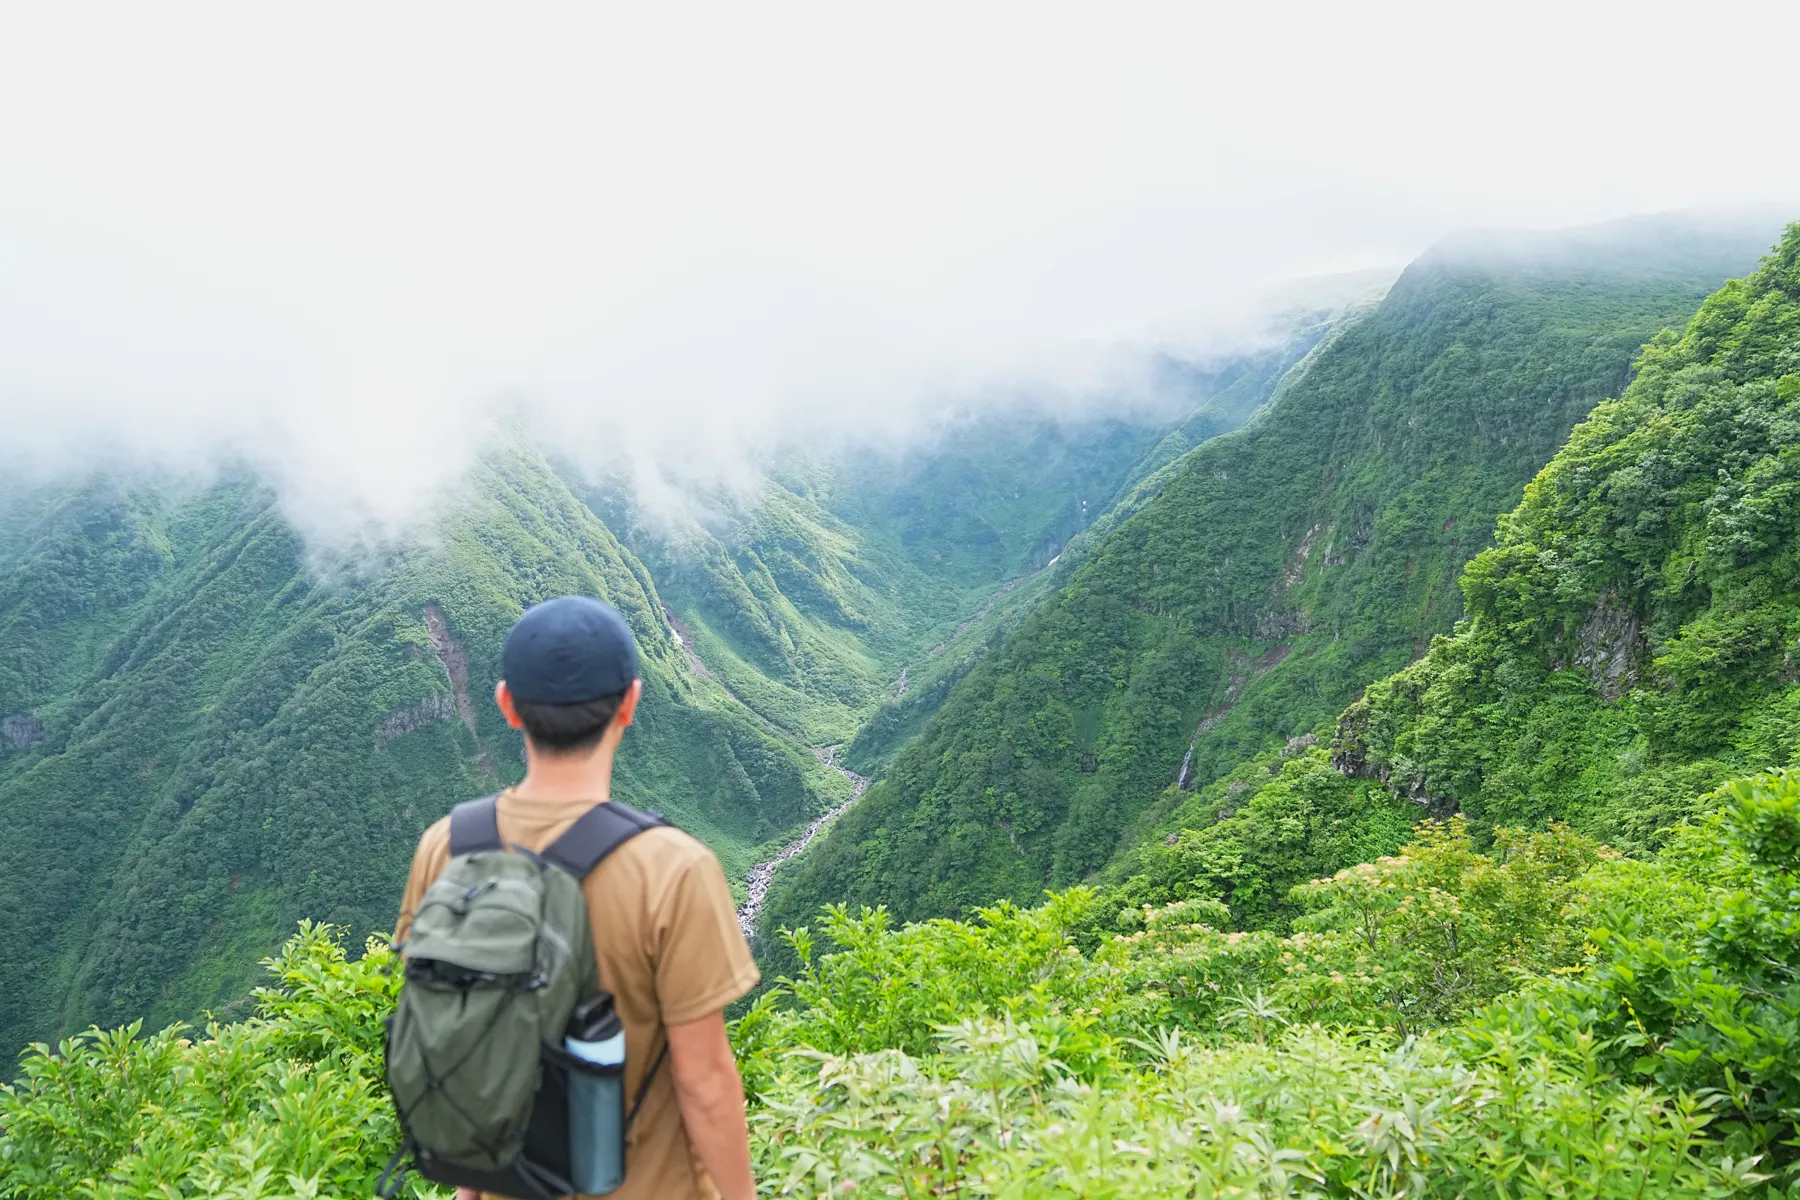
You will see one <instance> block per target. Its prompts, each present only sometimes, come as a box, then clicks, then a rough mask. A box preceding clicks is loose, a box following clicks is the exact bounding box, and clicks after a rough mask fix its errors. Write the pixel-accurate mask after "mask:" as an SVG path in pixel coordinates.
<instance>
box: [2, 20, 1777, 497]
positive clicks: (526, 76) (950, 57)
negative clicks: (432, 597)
mask: <svg viewBox="0 0 1800 1200" xmlns="http://www.w3.org/2000/svg"><path fill="white" fill-rule="evenodd" d="M4 13H5V15H4V16H0V421H3V423H4V435H3V441H0V456H7V457H10V459H11V460H12V461H13V462H15V463H16V462H17V461H19V460H20V459H21V458H32V459H36V460H38V461H40V462H41V461H52V460H54V461H61V456H64V455H66V454H67V453H69V452H70V448H71V447H77V448H79V447H87V448H90V449H92V448H94V447H97V446H100V445H103V444H112V443H126V444H129V445H132V446H134V447H136V448H138V449H139V450H140V451H142V452H146V453H155V454H162V455H183V454H191V453H196V452H198V451H200V450H203V449H205V448H207V447H209V446H213V445H216V444H218V443H221V442H229V443H231V444H233V445H235V446H237V447H238V448H239V449H244V450H246V452H249V453H252V454H253V455H258V456H260V457H261V460H262V461H265V463H266V465H268V467H269V469H270V470H271V472H272V473H274V474H276V475H278V476H281V477H283V478H284V479H285V481H286V482H285V484H284V486H286V487H288V488H289V489H290V491H291V492H292V494H293V495H295V496H304V495H307V494H313V493H317V494H321V495H322V494H327V493H330V494H339V493H344V494H352V495H356V496H359V497H361V501H359V502H361V503H365V504H366V505H367V506H368V508H369V510H370V511H371V512H375V513H377V514H378V515H379V514H380V513H384V512H387V511H388V510H392V511H393V512H395V513H399V512H402V511H404V510H406V509H407V507H408V506H409V505H410V504H411V503H412V501H411V499H409V498H410V497H412V496H414V495H416V494H417V493H418V492H419V491H420V490H421V488H424V487H425V486H426V485H427V484H428V483H430V482H431V481H432V480H434V479H439V478H442V477H444V476H445V474H446V473H447V472H450V471H452V470H453V468H454V466H455V464H457V463H459V462H460V461H462V456H463V455H465V454H466V453H467V450H468V446H469V444H470V442H471V439H472V438H473V437H474V436H475V434H474V433H473V432H472V431H474V430H476V429H478V428H479V422H478V420H477V415H478V414H480V413H482V412H486V411H489V410H490V409H491V408H492V406H493V403H494V401H495V398H496V397H507V398H509V399H510V401H511V402H516V403H522V404H524V405H525V406H526V407H527V408H532V409H534V410H535V411H539V412H543V413H551V414H555V420H557V421H559V422H563V423H565V424H566V426H567V428H568V430H569V433H568V436H569V438H570V439H571V441H572V442H574V443H578V444H580V445H591V444H593V443H595V442H596V441H605V440H607V439H608V438H612V437H626V436H629V437H632V438H651V439H652V440H654V438H655V436H657V431H658V430H669V429H673V430H675V431H677V432H678V433H679V434H680V435H682V436H684V437H697V436H700V434H701V433H702V432H703V431H708V430H710V431H712V432H713V433H714V434H715V435H716V437H717V438H718V439H719V440H721V441H725V442H731V441H734V440H740V439H742V438H743V437H744V436H746V431H754V430H757V429H766V428H768V427H770V426H771V425H772V424H773V423H779V422H788V423H792V422H794V421H796V420H802V421H810V420H820V421H823V420H832V421H837V422H840V423H849V424H854V423H856V422H858V421H862V420H865V419H866V420H871V421H872V420H874V419H875V418H876V417H877V416H885V417H887V418H888V419H890V420H891V419H892V417H893V414H894V413H896V412H900V411H906V410H907V408H908V406H909V405H912V404H915V403H916V402H918V401H919V398H920V397H930V396H939V395H943V394H946V393H947V392H953V391H957V390H959V389H960V390H962V391H967V392H971V393H972V392H973V391H975V390H978V385H979V384H981V383H982V382H985V381H993V380H1005V379H1014V378H1038V377H1041V378H1046V379H1057V378H1063V377H1065V376H1066V375H1067V374H1068V373H1070V372H1073V373H1075V374H1077V375H1078V374H1079V371H1080V368H1081V367H1082V365H1083V364H1085V363H1087V362H1088V361H1089V360H1090V358H1091V357H1092V356H1091V353H1090V352H1091V350H1092V349H1093V348H1095V347H1100V348H1105V347H1111V346H1114V345H1117V344H1120V343H1130V344H1156V345H1167V346H1173V347H1176V348H1180V347H1183V346H1189V345H1191V346H1204V345H1207V344H1209V339H1214V338H1215V337H1216V336H1217V334H1218V331H1219V330H1220V329H1228V328H1229V327H1230V325H1231V315H1232V313H1233V311H1234V309H1235V308H1237V307H1239V306H1241V297H1242V296H1243V295H1244V294H1246V292H1247V291H1248V290H1250V289H1252V288H1254V287H1256V286H1259V285H1263V284H1267V283H1270V282H1272V281H1276V280H1280V279H1284V278H1291V277H1295V276H1301V275H1307V274H1311V273H1318V272H1326V271H1336V270H1344V269H1351V268H1356V267H1363V266H1369V265H1374V264H1383V263H1396V264H1397V263H1400V262H1403V261H1405V260H1406V259H1407V258H1409V257H1410V256H1411V255H1413V254H1414V253H1416V252H1417V251H1418V250H1420V249H1421V248H1423V247H1424V246H1425V245H1426V244H1428V243H1429V242H1430V241H1431V240H1433V239H1434V238H1436V237H1438V236H1440V235H1442V234H1443V233H1445V232H1447V231H1449V230H1452V229H1455V228H1459V227H1464V226H1470V225H1486V224H1502V225H1525V226H1552V225H1564V224H1571V223H1577V222H1584V221H1592V220H1599V219H1604V218H1607V217H1612V216H1619V215H1623V214H1627V213H1632V212H1645V211H1654V210H1660V209H1668V208H1676V207H1684V206H1690V205H1719V206H1729V205H1739V204H1746V203H1757V202H1768V201H1777V202H1780V201H1788V200H1794V201H1795V215H1796V216H1797V217H1800V155H1797V154H1796V153H1795V152H1794V147H1795V142H1796V135H1797V132H1800V129H1797V126H1800V122H1797V121H1796V108H1797V107H1800V101H1797V100H1796V93H1795V91H1794V81H1793V62H1792V47H1793V46H1794V45H1795V44H1796V42H1797V37H1800V5H1795V4H1791V3H1781V4H1777V3H1763V4H1755V5H1749V4H1746V5H1732V4H1721V3H1712V4H1705V5H1702V4H1695V3H1689V4H1683V5H1669V6H1666V7H1665V6H1659V5H1654V4H1644V3H1633V4H1623V3H1620V4H1590V3H1581V2H1580V0H1562V2H1558V3H1509V4H1505V5H1494V4H1489V5H1473V4H1464V5H1456V4H1445V3H1441V2H1439V3H1430V4H1395V3H1363V4H1343V3H1337V4H1330V5H1306V4H1273V3H1271V4H1232V5H1223V4H1206V3H1185V4H1173V3H1172V4H1156V5H1131V4H1122V3H1118V2H1108V3H1104V4H1101V3H1093V4H1087V5H1082V6H1059V5H1047V4H1042V3H1037V4H1029V5H1027V4H1017V5H999V4H979V3H970V2H968V0H964V2H963V3H958V4H945V5H935V4H921V3H916V2H910V3H907V4H904V5H888V6H883V7H882V8H880V9H879V10H877V8H876V6H872V5H854V4H843V3H836V4H829V5H827V4H820V5H782V4H758V5H752V4H733V5H722V4H721V5H716V6H707V7H692V6H684V5H674V4H630V5H625V4H619V5H610V6H601V5H594V4H586V5H579V6H576V5H571V6H547V5H530V4H507V5H499V4H490V5H484V6H480V7H479V8H476V7H470V6H456V5H444V4H433V5H418V6H407V5H399V4H366V3H364V4H355V5H351V4H344V5H335V4H309V5H288V6H279V7H278V6H272V5H243V4H233V5H229V6H227V5H221V6H218V7H216V8H195V7H191V6H184V5H168V4H158V5H133V6H124V5H120V6H117V7H92V6H86V5H80V4H60V3H59V4H36V5H26V4H16V5H9V6H7V7H6V8H5V10H4ZM1075 386H1079V385H1078V384H1077V385H1075ZM427 418H430V419H427Z"/></svg>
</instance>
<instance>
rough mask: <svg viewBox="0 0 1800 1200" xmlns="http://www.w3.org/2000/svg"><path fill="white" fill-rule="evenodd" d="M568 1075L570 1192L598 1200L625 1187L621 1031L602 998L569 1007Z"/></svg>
mask: <svg viewBox="0 0 1800 1200" xmlns="http://www.w3.org/2000/svg"><path fill="white" fill-rule="evenodd" d="M563 1049H565V1050H567V1051H568V1052H569V1054H570V1055H571V1056H572V1057H574V1058H577V1059H579V1060H581V1061H580V1062H579V1063H578V1064H576V1065H575V1066H572V1067H571V1068H570V1069H569V1163H570V1172H569V1174H570V1182H571V1183H573V1184H574V1185H575V1190H576V1191H578V1192H582V1193H584V1194H586V1195H590V1196H603V1195H605V1194H606V1193H607V1192H611V1191H615V1190H617V1189H618V1187H619V1185H620V1184H622V1183H624V1182H625V1029H624V1026H622V1025H621V1024H620V1023H619V1013H618V1009H617V1008H616V1007H615V1005H614V1004H613V998H612V996H611V995H609V994H608V993H606V992H601V993H599V994H598V995H595V996H590V997H588V998H587V999H586V1000H583V1001H582V1002H581V1003H580V1004H578V1005H576V1006H575V1012H574V1015H573V1016H571V1017H570V1018H569V1030H568V1034H567V1036H566V1037H564V1038H563Z"/></svg>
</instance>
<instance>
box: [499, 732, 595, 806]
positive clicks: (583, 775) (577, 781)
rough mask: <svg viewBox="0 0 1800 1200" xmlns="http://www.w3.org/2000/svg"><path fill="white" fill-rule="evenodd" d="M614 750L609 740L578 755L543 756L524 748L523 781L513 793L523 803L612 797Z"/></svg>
mask: <svg viewBox="0 0 1800 1200" xmlns="http://www.w3.org/2000/svg"><path fill="white" fill-rule="evenodd" d="M613 750H614V747H613V745H612V744H611V742H610V740H608V741H606V742H602V743H601V744H600V745H598V746H595V747H594V748H593V749H592V750H588V751H584V752H582V753H580V754H542V753H539V752H538V751H537V750H535V749H533V748H532V747H531V746H529V745H527V746H526V748H525V778H524V780H523V781H522V782H521V783H520V784H519V786H518V787H516V788H514V789H513V794H514V795H515V796H518V797H519V798H520V799H522V800H545V801H551V802H556V801H566V800H587V801H589V802H591V803H595V804H598V803H600V802H601V801H603V800H607V799H610V798H611V795H612V768H613Z"/></svg>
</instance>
